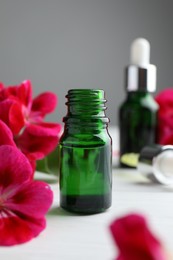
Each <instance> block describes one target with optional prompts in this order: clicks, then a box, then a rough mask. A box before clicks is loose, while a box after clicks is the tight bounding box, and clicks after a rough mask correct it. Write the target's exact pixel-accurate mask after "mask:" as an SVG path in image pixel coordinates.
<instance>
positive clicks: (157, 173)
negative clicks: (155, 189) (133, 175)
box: [137, 145, 173, 185]
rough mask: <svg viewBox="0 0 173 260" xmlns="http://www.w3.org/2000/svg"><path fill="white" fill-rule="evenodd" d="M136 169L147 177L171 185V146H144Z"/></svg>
mask: <svg viewBox="0 0 173 260" xmlns="http://www.w3.org/2000/svg"><path fill="white" fill-rule="evenodd" d="M137 169H138V171H139V172H141V173H142V174H144V175H145V176H147V177H148V178H149V179H152V180H155V181H157V182H159V183H161V184H165V185H173V146H172V145H165V146H159V145H155V146H146V147H144V148H143V149H142V151H141V153H140V156H139V161H138V166H137Z"/></svg>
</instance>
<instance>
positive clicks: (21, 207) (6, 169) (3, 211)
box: [0, 145, 53, 246]
mask: <svg viewBox="0 0 173 260" xmlns="http://www.w3.org/2000/svg"><path fill="white" fill-rule="evenodd" d="M31 175H32V168H31V165H30V163H29V161H28V160H27V158H26V157H25V156H24V155H23V154H22V153H21V152H20V151H19V149H18V148H16V147H13V146H11V145H1V146H0V234H1V235H0V245H3V246H11V245H15V244H21V243H24V242H27V241H29V240H30V239H32V238H34V237H36V236H38V235H39V233H40V232H41V231H42V230H43V229H44V228H45V226H46V221H45V214H46V213H47V211H48V209H49V208H50V206H51V204H52V200H53V193H52V191H51V190H50V187H49V186H48V185H47V184H46V183H44V182H40V181H33V180H31Z"/></svg>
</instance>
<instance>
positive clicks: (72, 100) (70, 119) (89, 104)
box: [63, 89, 109, 130]
mask: <svg viewBox="0 0 173 260" xmlns="http://www.w3.org/2000/svg"><path fill="white" fill-rule="evenodd" d="M66 98H67V103H66V105H67V115H66V116H65V117H64V118H63V122H65V127H66V128H69V127H73V128H76V129H77V128H82V129H83V130H84V129H85V128H87V129H90V128H93V127H94V128H105V126H104V125H107V124H108V122H109V119H108V118H107V117H106V115H105V110H106V106H105V103H106V99H105V97H104V91H103V90H94V89H71V90H69V91H68V94H67V96H66Z"/></svg>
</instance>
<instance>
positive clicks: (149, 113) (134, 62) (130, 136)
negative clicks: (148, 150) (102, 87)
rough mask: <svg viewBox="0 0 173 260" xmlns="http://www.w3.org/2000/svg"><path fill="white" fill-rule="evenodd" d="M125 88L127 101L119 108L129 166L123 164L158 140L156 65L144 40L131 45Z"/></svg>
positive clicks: (122, 156)
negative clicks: (154, 93)
mask: <svg viewBox="0 0 173 260" xmlns="http://www.w3.org/2000/svg"><path fill="white" fill-rule="evenodd" d="M125 88H126V93H127V95H126V100H125V101H124V102H123V103H122V104H121V106H120V108H119V128H120V166H122V167H127V165H126V164H125V163H123V161H126V160H128V157H130V158H131V159H130V160H133V157H134V158H136V156H137V155H138V154H139V153H140V151H141V149H142V148H143V147H144V146H146V145H151V144H154V143H155V139H156V124H157V110H158V104H157V103H156V102H155V100H154V99H153V97H152V95H151V93H153V92H154V91H155V90H156V66H155V65H152V64H150V44H149V42H148V41H147V40H146V39H144V38H138V39H136V40H134V41H133V42H132V45H131V52H130V65H129V66H128V67H127V68H126V70H125ZM132 165H133V164H132ZM134 167H135V166H134Z"/></svg>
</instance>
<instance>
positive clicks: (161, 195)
mask: <svg viewBox="0 0 173 260" xmlns="http://www.w3.org/2000/svg"><path fill="white" fill-rule="evenodd" d="M40 177H41V178H43V175H40V174H37V178H40ZM51 187H52V189H53V191H54V203H53V205H52V208H51V210H50V212H49V213H48V215H47V228H46V229H45V230H44V231H43V232H42V233H41V234H40V235H39V236H38V237H37V238H35V239H33V240H32V241H30V242H28V243H26V244H23V245H20V246H14V247H0V259H2V260H7V259H8V260H10V259H13V260H44V259H45V260H67V259H69V260H85V259H86V260H88V259H90V260H95V259H99V260H107V259H114V258H115V255H116V248H115V246H114V244H113V240H112V237H111V236H110V232H109V228H108V226H109V224H110V223H111V221H112V220H114V219H115V218H116V217H118V216H120V215H122V214H125V213H130V212H138V213H143V214H145V215H147V217H148V219H149V223H150V224H151V226H152V229H153V230H154V232H156V233H157V234H158V235H159V236H160V237H161V238H162V239H163V240H164V243H165V244H166V245H167V247H168V248H169V249H170V250H171V248H172V250H173V188H168V187H164V186H161V185H156V184H155V185H154V184H152V183H150V182H149V181H148V180H146V179H145V178H144V177H142V176H141V175H140V174H139V173H137V171H135V170H119V169H114V170H113V204H112V207H111V208H110V209H109V210H108V211H106V212H105V213H101V214H95V215H89V216H88V215H87V216H78V215H74V214H72V213H68V212H65V211H64V210H62V209H61V208H59V195H58V194H59V192H58V191H59V188H58V184H57V183H53V184H51Z"/></svg>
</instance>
